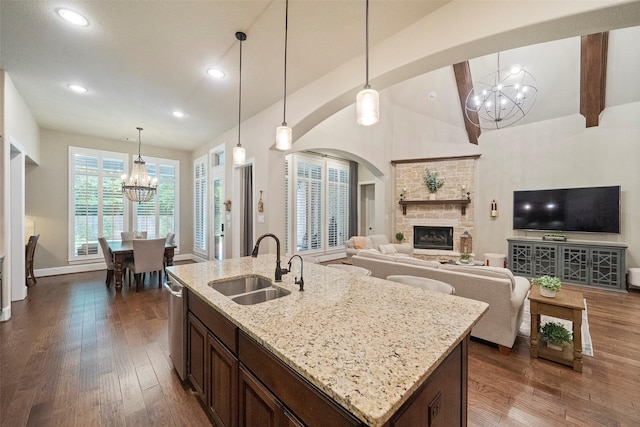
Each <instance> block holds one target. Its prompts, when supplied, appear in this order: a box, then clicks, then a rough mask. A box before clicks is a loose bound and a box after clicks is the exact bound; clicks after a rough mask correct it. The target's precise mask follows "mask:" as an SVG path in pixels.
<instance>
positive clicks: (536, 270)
mask: <svg viewBox="0 0 640 427" xmlns="http://www.w3.org/2000/svg"><path fill="white" fill-rule="evenodd" d="M544 275H547V276H557V275H558V246H557V245H545V244H536V245H534V247H533V276H534V277H540V276H544Z"/></svg>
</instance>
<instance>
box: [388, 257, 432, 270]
mask: <svg viewBox="0 0 640 427" xmlns="http://www.w3.org/2000/svg"><path fill="white" fill-rule="evenodd" d="M398 262H399V263H402V264H411V265H417V266H420V267H431V268H438V267H440V263H439V262H438V261H427V260H424V259H419V258H413V257H402V258H399V259H398Z"/></svg>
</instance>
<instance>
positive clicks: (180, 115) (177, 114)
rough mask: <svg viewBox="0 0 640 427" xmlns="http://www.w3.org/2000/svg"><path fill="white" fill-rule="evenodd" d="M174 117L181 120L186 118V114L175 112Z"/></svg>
mask: <svg viewBox="0 0 640 427" xmlns="http://www.w3.org/2000/svg"><path fill="white" fill-rule="evenodd" d="M171 114H173V117H177V118H179V119H181V118H183V117H184V116H186V114H184V113H183V112H182V111H174V112H173V113H171Z"/></svg>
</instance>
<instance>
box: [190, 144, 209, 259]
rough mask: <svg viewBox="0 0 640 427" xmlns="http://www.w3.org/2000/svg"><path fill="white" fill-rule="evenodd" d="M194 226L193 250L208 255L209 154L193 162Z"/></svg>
mask: <svg viewBox="0 0 640 427" xmlns="http://www.w3.org/2000/svg"><path fill="white" fill-rule="evenodd" d="M193 171H194V176H193V188H194V195H193V200H194V227H193V251H194V252H196V253H198V254H201V255H204V256H207V239H206V236H207V156H206V155H205V156H202V157H199V158H198V159H196V160H195V161H194V164H193Z"/></svg>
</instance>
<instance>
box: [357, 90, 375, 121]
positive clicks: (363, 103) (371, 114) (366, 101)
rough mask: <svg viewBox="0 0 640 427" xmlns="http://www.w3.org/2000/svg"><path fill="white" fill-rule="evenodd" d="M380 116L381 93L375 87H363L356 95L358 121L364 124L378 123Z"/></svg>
mask: <svg viewBox="0 0 640 427" xmlns="http://www.w3.org/2000/svg"><path fill="white" fill-rule="evenodd" d="M379 118H380V95H379V94H378V91H376V90H374V89H363V90H361V91H360V92H358V96H357V97H356V122H357V123H358V124H359V125H362V126H370V125H373V124H376V123H378V120H379Z"/></svg>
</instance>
